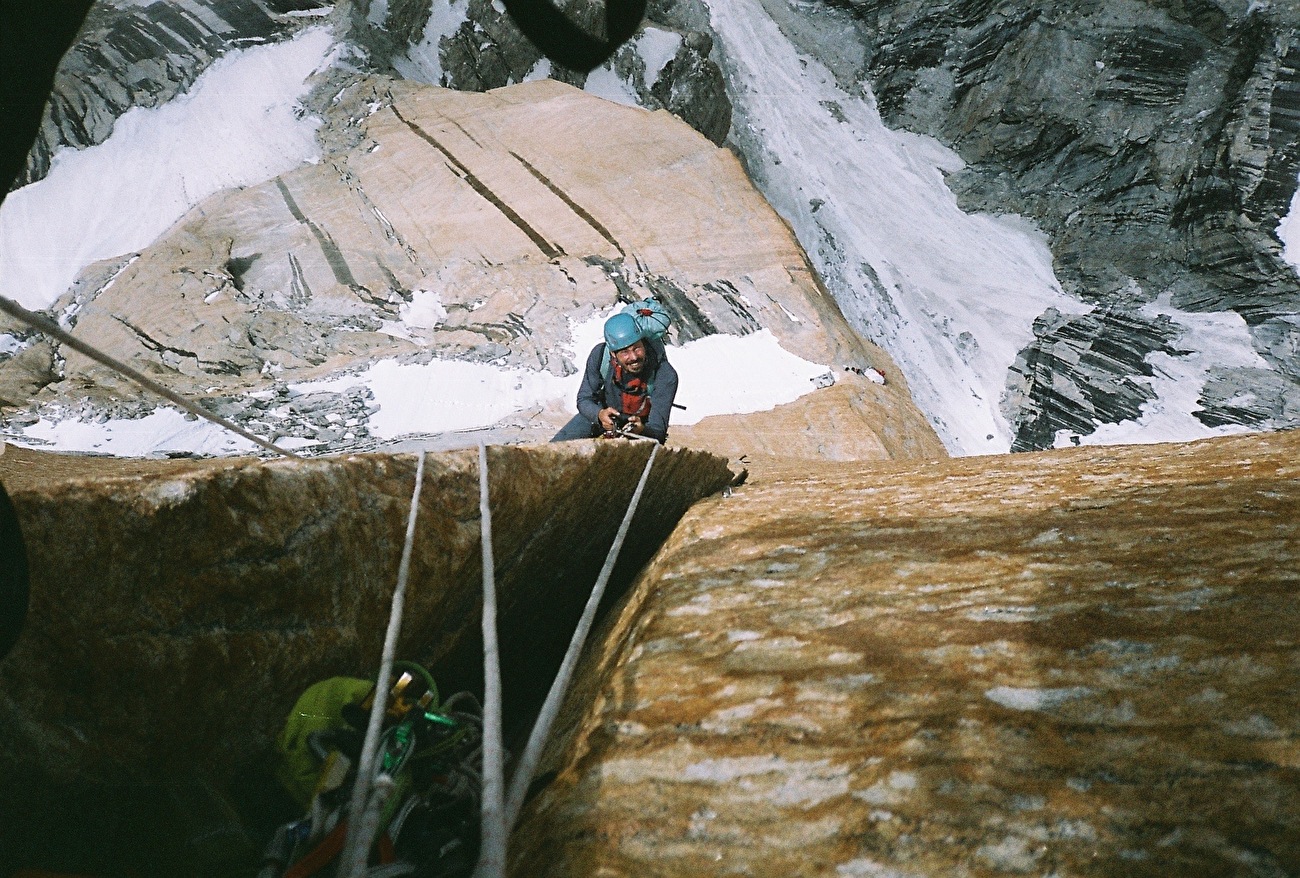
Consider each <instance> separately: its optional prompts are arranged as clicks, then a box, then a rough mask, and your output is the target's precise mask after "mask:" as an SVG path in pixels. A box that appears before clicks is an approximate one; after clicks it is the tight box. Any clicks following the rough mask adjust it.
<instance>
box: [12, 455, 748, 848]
mask: <svg viewBox="0 0 1300 878" xmlns="http://www.w3.org/2000/svg"><path fill="white" fill-rule="evenodd" d="M648 454H649V451H648V449H647V448H646V447H645V445H643V444H640V443H637V444H635V445H632V444H628V443H610V444H602V445H596V444H593V443H567V444H566V445H565V446H564V447H562V448H556V447H543V448H531V449H525V448H492V449H490V450H489V452H488V459H489V472H490V477H491V479H490V492H491V502H492V508H493V528H494V535H495V536H494V543H495V556H496V571H497V588H498V594H499V599H498V603H499V612H500V616H499V625H498V627H499V631H500V639H501V645H502V666H503V673H504V676H505V679H504V684H505V697H506V722H507V727H506V734H507V736H508V737H511V736H514V735H515V734H516V733H517V731H518V729H519V728H520V727H521V726H522V724H523V723H526V722H528V721H529V720H530V717H531V713H532V712H533V711H534V710H535V709H536V707H537V705H538V704H540V701H541V696H542V695H543V694H544V693H545V689H546V687H547V686H548V685H549V683H550V675H551V674H552V673H553V671H554V668H555V667H556V666H557V665H558V663H559V656H560V654H561V653H562V652H563V649H564V646H565V645H566V644H567V641H568V637H569V634H570V633H571V632H572V630H573V623H574V622H575V621H576V619H577V617H578V615H579V613H580V612H581V609H582V606H583V603H584V602H585V601H586V598H587V594H588V593H589V592H590V589H591V584H592V583H593V582H594V581H595V579H596V575H597V572H598V571H599V569H600V567H601V564H602V563H603V562H604V559H605V554H606V552H607V551H608V549H609V546H610V544H611V543H612V542H613V538H614V534H615V531H616V530H617V528H618V525H619V522H620V520H621V518H622V516H623V513H624V511H625V509H626V506H627V503H628V501H629V499H630V497H631V495H632V492H633V488H634V487H635V485H636V482H637V479H638V477H639V476H640V473H641V470H642V468H643V466H644V463H645V460H646V457H647V456H648ZM415 466H416V459H415V457H414V456H413V455H358V456H350V457H338V458H329V459H316V460H310V461H306V462H299V461H287V460H283V461H272V462H257V461H249V460H236V461H230V460H226V461H206V462H193V461H185V462H181V461H161V462H160V461H105V460H103V459H88V458H81V459H77V458H67V457H58V456H49V455H41V454H37V453H34V452H27V451H24V450H22V449H15V448H12V447H10V448H8V449H7V450H6V452H5V454H3V455H0V478H2V479H3V481H4V483H5V485H6V489H7V490H8V492H9V493H10V495H11V497H12V499H13V504H14V507H15V509H16V511H17V514H18V518H19V521H20V524H21V526H22V530H23V533H24V537H25V541H26V545H27V552H28V555H29V558H30V561H31V570H32V575H31V576H32V581H31V609H30V614H29V618H28V620H27V625H26V628H25V630H24V632H23V634H22V636H21V637H20V639H19V640H18V643H17V644H16V646H15V648H14V650H13V651H12V652H11V653H10V654H9V655H8V657H7V658H5V659H4V660H3V661H0V729H2V730H3V733H0V778H3V787H4V794H3V795H2V796H0V862H3V863H6V864H10V863H19V864H22V863H23V859H24V858H25V857H26V858H29V862H28V864H30V865H36V864H38V862H37V861H41V860H42V856H43V855H42V852H47V851H48V850H50V849H58V848H60V847H63V848H71V849H76V848H77V847H78V846H83V845H84V846H94V845H96V844H99V845H101V846H102V847H104V848H108V847H111V845H108V844H107V843H105V841H104V839H103V838H102V837H99V838H98V841H97V840H96V838H97V836H98V835H100V834H101V833H103V832H105V831H106V830H104V826H105V825H109V824H113V822H114V821H117V822H118V823H121V822H122V821H123V819H124V818H123V815H122V814H121V813H120V812H121V811H122V809H123V808H126V807H128V803H130V802H135V801H136V799H138V797H139V796H140V795H142V793H141V791H142V790H145V791H147V790H148V789H150V788H151V787H152V788H161V787H165V786H166V785H167V784H168V783H169V782H171V781H173V780H175V779H176V778H182V777H190V776H192V775H194V774H196V773H197V774H198V775H200V776H202V777H203V778H204V780H205V782H206V783H210V784H212V785H213V786H215V787H217V788H221V787H223V786H224V785H226V784H228V783H229V782H230V780H231V778H232V777H234V776H235V775H236V774H238V773H240V772H241V771H243V770H245V769H249V768H250V766H252V765H254V764H256V763H257V762H258V761H259V760H260V759H262V758H264V757H265V756H266V754H267V753H268V752H269V749H270V744H271V740H272V737H273V736H274V735H275V734H276V733H277V732H278V731H279V728H280V727H281V725H282V724H283V722H284V718H285V716H286V715H287V713H288V711H289V709H290V707H291V705H292V704H293V702H294V700H295V699H296V698H297V697H298V695H299V694H300V693H301V692H302V691H303V689H305V688H306V687H307V686H308V685H309V684H311V683H313V682H315V681H317V680H320V679H322V678H325V677H328V676H332V675H340V674H342V675H353V676H371V675H373V674H374V672H375V670H376V669H377V667H378V663H379V657H380V647H381V645H382V642H383V634H384V629H385V626H386V624H387V619H388V612H389V602H390V597H391V594H392V590H393V586H394V583H395V582H396V579H397V569H398V562H399V558H400V554H401V549H402V542H403V536H404V532H405V526H406V517H407V513H408V510H409V508H410V497H411V491H412V487H413V484H414V474H415ZM107 474H115V475H107ZM730 479H731V473H730V472H729V471H728V470H727V468H726V465H725V461H723V460H722V459H720V458H717V457H713V456H711V455H708V454H703V453H700V452H692V451H686V450H665V451H664V452H663V453H661V454H660V455H659V457H658V458H657V459H656V461H655V465H654V468H653V470H652V472H651V475H650V477H649V481H648V483H647V485H646V488H645V493H644V495H643V497H642V501H641V504H640V506H639V509H638V513H637V516H636V518H635V520H634V523H633V528H632V530H631V532H630V534H629V537H628V541H627V543H626V544H625V545H624V548H623V552H622V555H621V556H620V562H619V565H618V567H617V568H616V569H615V572H614V578H613V580H612V582H611V589H612V590H614V591H615V592H616V591H617V590H618V588H619V586H620V584H621V585H623V586H626V584H627V583H628V582H629V581H630V579H631V577H632V575H633V574H634V573H635V571H636V570H638V569H639V568H640V567H642V566H643V565H644V564H645V563H646V561H647V560H648V559H649V557H650V555H651V554H652V553H653V552H654V551H655V549H656V548H657V547H658V546H659V545H660V544H661V543H662V542H663V540H664V539H665V538H666V537H667V536H668V534H669V532H670V531H671V530H672V528H673V527H674V526H675V524H676V522H677V521H678V519H679V518H680V517H681V515H682V514H683V513H684V512H685V510H686V509H687V507H689V506H690V505H691V504H692V503H693V502H695V501H696V500H698V499H699V498H701V497H703V496H705V495H707V494H708V493H711V492H713V491H717V490H719V489H720V488H722V487H723V486H724V485H726V484H727V482H728V481H729V480H730ZM478 502H479V494H478V462H477V455H476V453H475V452H473V451H466V452H450V453H444V454H438V455H431V456H430V457H429V458H428V460H427V462H426V467H425V480H424V490H423V493H422V497H421V501H420V510H419V517H418V523H417V530H416V539H415V547H414V553H413V557H412V562H411V575H410V586H409V589H408V593H407V599H406V610H405V615H404V622H403V625H402V632H401V638H400V641H399V644H398V655H399V656H400V657H404V658H411V659H415V660H418V661H421V662H423V663H425V664H426V665H427V666H429V667H431V668H432V669H434V672H435V675H436V676H437V677H438V680H439V684H440V685H442V686H443V688H444V691H447V692H451V691H456V689H466V688H469V689H480V690H481V685H482V670H481V668H482V653H481V645H480V639H479V638H480V634H479V604H480V602H481V560H480V540H479V510H478ZM524 729H525V730H526V726H524ZM266 779H267V781H268V782H270V778H269V776H268V777H267V778H266ZM145 795H147V793H146V794H145ZM132 797H135V798H132ZM130 806H131V807H134V805H130ZM69 815H75V823H74V824H73V825H76V826H78V833H77V835H76V837H75V838H70V837H68V836H67V835H66V834H65V830H66V827H67V825H68V823H67V822H66V821H67V820H68V819H69ZM110 834H111V833H110ZM86 856H89V857H90V858H91V859H90V860H84V859H83V860H82V861H81V865H80V867H79V868H78V871H80V870H83V869H85V868H87V867H88V866H87V864H89V866H91V867H93V866H94V865H95V864H96V860H95V859H94V858H95V852H94V851H93V850H92V851H90V852H89V853H87V854H86ZM99 862H100V863H102V857H101V859H100V861H99ZM119 865H120V864H119ZM149 874H152V873H149Z"/></svg>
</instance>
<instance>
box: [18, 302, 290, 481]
mask: <svg viewBox="0 0 1300 878" xmlns="http://www.w3.org/2000/svg"><path fill="white" fill-rule="evenodd" d="M0 311H4V312H5V313H6V314H8V315H9V316H11V317H15V318H17V319H18V320H21V321H22V322H23V323H26V324H27V325H28V326H30V327H32V328H33V329H36V330H38V331H40V332H43V333H45V334H46V335H48V336H50V337H51V338H53V339H55V340H57V341H59V342H60V343H62V344H65V345H67V346H68V347H70V348H72V349H73V350H74V351H77V352H78V353H81V354H84V355H86V356H87V357H90V358H91V359H92V360H94V361H95V362H97V363H101V364H103V365H105V366H107V367H108V368H110V369H112V370H113V371H114V372H116V373H118V374H119V375H121V376H123V377H124V378H129V379H131V380H132V381H134V382H135V383H136V384H139V385H140V386H141V387H143V388H145V389H146V390H151V391H153V392H154V393H156V394H158V395H159V396H161V397H162V398H163V399H166V400H168V401H170V402H174V403H176V405H178V406H180V407H181V408H183V409H185V411H187V412H189V413H190V414H194V415H198V416H199V417H200V418H203V419H204V420H207V421H211V422H212V423H214V424H216V425H217V426H219V427H223V428H225V429H227V430H229V431H230V432H232V433H235V434H236V435H239V436H243V437H244V438H245V439H247V440H248V441H250V442H252V443H254V444H256V445H258V446H260V447H261V448H265V449H266V450H267V451H274V452H275V453H276V454H283V455H284V456H285V457H291V458H293V459H294V460H303V458H302V457H301V456H299V455H297V454H294V453H293V452H292V451H286V450H285V449H283V448H281V447H280V446H278V445H276V444H274V443H272V442H267V441H266V440H265V439H262V438H261V437H259V436H254V435H253V434H252V433H250V432H248V431H247V430H245V429H244V428H243V427H241V426H239V425H238V424H236V423H234V422H233V421H228V420H226V419H225V418H223V417H221V416H220V415H215V414H213V413H212V412H210V411H208V410H207V409H205V408H203V406H201V405H199V404H198V403H196V402H193V401H191V400H189V399H186V398H185V397H183V396H181V395H180V394H179V393H176V392H175V391H174V390H169V389H168V388H166V387H164V386H163V385H161V384H159V383H158V382H157V381H154V380H153V379H152V378H149V377H148V376H146V375H143V374H141V373H140V372H137V371H136V370H135V369H132V368H131V367H130V366H128V365H127V364H126V363H123V362H122V361H121V360H117V359H114V358H113V357H110V356H109V355H108V354H106V353H104V352H103V351H101V350H99V349H98V348H95V347H92V346H91V345H88V344H86V343H85V342H84V341H82V340H81V339H79V338H77V337H75V336H73V335H71V334H70V333H67V332H65V331H64V330H63V329H62V328H61V327H60V326H59V325H58V324H57V323H55V322H54V321H52V320H50V319H48V318H46V317H42V316H41V315H40V314H37V313H35V312H33V311H28V310H27V309H26V308H24V307H23V306H22V305H19V304H18V303H17V302H15V301H13V300H11V299H6V298H5V297H4V296H0Z"/></svg>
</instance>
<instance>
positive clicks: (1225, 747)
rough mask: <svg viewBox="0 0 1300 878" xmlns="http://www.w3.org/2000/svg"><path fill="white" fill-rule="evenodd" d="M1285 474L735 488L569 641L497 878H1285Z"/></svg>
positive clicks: (1297, 517)
mask: <svg viewBox="0 0 1300 878" xmlns="http://www.w3.org/2000/svg"><path fill="white" fill-rule="evenodd" d="M1297 449H1300V433H1296V432H1291V433H1281V434H1274V435H1270V436H1258V437H1242V438H1231V439H1224V440H1207V441H1203V442H1198V443H1191V444H1185V445H1162V446H1144V447H1124V448H1110V449H1076V450H1070V451H1060V452H1049V453H1044V454H1034V455H1025V456H1011V457H1007V456H1002V457H983V458H965V459H960V460H948V461H933V462H929V463H924V464H906V463H904V464H885V465H872V466H864V465H862V464H826V465H821V466H816V465H812V464H808V463H803V464H800V465H799V466H798V467H797V468H796V467H789V468H787V469H785V470H779V469H777V470H769V471H766V472H765V471H757V472H756V474H755V475H754V476H753V477H752V479H751V481H750V483H749V484H747V485H745V486H743V487H741V488H738V489H736V491H735V494H734V496H732V497H730V498H717V499H713V500H709V501H706V502H704V503H701V504H699V505H698V506H696V507H695V508H694V509H693V510H692V511H691V512H690V513H689V514H688V515H687V517H686V518H685V519H684V520H683V522H682V524H681V525H680V526H679V528H678V530H677V531H676V533H675V534H674V535H673V537H672V539H671V540H670V541H669V543H668V544H667V545H666V546H665V547H664V549H663V550H661V552H660V553H659V554H658V555H657V556H656V558H655V560H654V561H653V562H652V564H651V566H650V567H649V568H648V569H647V571H646V572H645V573H644V574H643V575H642V576H641V578H640V579H639V580H638V582H637V583H636V585H635V586H634V588H633V591H632V592H631V593H630V594H629V598H628V600H627V603H626V604H625V605H624V606H622V607H621V608H620V609H619V611H618V613H617V616H615V617H612V621H611V623H610V624H609V626H608V628H607V630H606V631H605V633H604V637H603V639H602V640H600V641H594V644H595V645H594V647H593V649H592V650H591V652H590V654H589V656H588V660H587V662H586V664H585V670H584V672H583V677H582V680H581V682H580V684H579V686H578V687H577V688H576V689H575V691H574V693H573V695H572V697H571V699H570V701H569V703H568V705H567V707H566V716H565V717H564V718H562V721H561V725H562V726H563V727H564V728H565V734H563V735H561V736H560V738H559V739H557V740H556V741H555V742H553V743H554V746H553V748H552V750H551V752H550V754H549V756H548V757H547V759H546V760H544V764H543V770H548V769H549V771H550V772H552V773H551V774H550V775H547V777H549V778H550V780H549V784H548V785H546V787H545V789H544V790H543V791H542V792H540V793H539V794H538V795H537V796H536V798H535V799H534V800H533V801H532V802H531V804H530V806H529V807H528V808H527V809H526V811H525V821H524V824H523V827H522V829H521V830H520V832H519V834H518V836H517V838H516V840H515V842H514V848H513V852H512V871H513V874H516V875H521V876H522V875H557V876H558V875H566V876H568V875H604V874H629V875H630V874H654V875H662V876H670V875H683V876H685V875H702V874H750V875H773V876H777V875H809V876H811V875H849V876H852V875H859V876H865V875H900V876H901V875H907V876H913V875H915V876H920V875H994V874H1005V873H1008V872H1010V873H1032V874H1070V875H1114V874H1141V875H1147V874H1150V875H1156V874H1160V875H1168V874H1186V875H1190V874H1199V875H1209V874H1233V875H1261V876H1263V875H1275V876H1282V875H1290V874H1294V873H1295V872H1296V870H1297V869H1298V868H1300V846H1298V845H1297V837H1296V834H1295V831H1294V829H1295V826H1296V825H1297V823H1298V822H1300V810H1298V808H1300V805H1298V803H1300V775H1298V774H1297V764H1298V763H1297V760H1298V759H1300V729H1298V728H1297V725H1296V722H1297V716H1300V710H1298V708H1300V694H1298V693H1300V665H1298V664H1297V659H1298V658H1300V638H1298V635H1297V632H1300V625H1297V619H1296V609H1295V589H1296V585H1297V574H1296V562H1297V551H1298V550H1300V532H1298V528H1300V481H1297V475H1300V467H1298V466H1297V463H1296V452H1297ZM547 763H549V764H547Z"/></svg>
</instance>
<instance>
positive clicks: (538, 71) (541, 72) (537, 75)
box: [524, 57, 551, 82]
mask: <svg viewBox="0 0 1300 878" xmlns="http://www.w3.org/2000/svg"><path fill="white" fill-rule="evenodd" d="M550 78H551V59H550V58H546V57H543V58H541V59H539V60H538V62H537V63H536V64H534V65H533V69H532V70H529V71H528V72H527V73H525V74H524V82H536V81H537V80H539V79H550Z"/></svg>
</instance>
